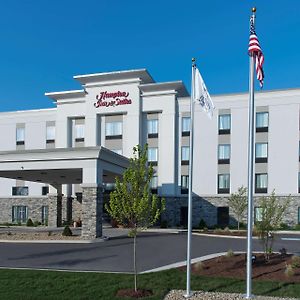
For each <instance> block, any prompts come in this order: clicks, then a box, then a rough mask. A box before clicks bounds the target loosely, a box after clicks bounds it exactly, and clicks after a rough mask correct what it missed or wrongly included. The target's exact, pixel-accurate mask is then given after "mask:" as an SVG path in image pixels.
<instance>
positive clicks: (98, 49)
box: [0, 0, 300, 111]
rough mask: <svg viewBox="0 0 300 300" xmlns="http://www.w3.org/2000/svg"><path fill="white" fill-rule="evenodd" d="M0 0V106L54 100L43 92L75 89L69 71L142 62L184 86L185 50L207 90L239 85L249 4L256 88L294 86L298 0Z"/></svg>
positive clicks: (242, 88) (244, 87)
mask: <svg viewBox="0 0 300 300" xmlns="http://www.w3.org/2000/svg"><path fill="white" fill-rule="evenodd" d="M0 6H1V18H0V36H1V37H2V39H1V40H2V42H1V46H0V90H1V93H0V111H15V110H23V109H39V108H48V107H54V104H53V103H52V101H51V100H50V99H48V98H47V97H46V96H44V93H45V92H56V91H65V90H72V89H80V88H81V86H80V85H79V83H78V82H77V81H75V80H74V79H73V76H74V75H81V74H90V73H100V72H109V71H119V70H129V69H140V68H146V69H147V70H148V71H149V72H150V74H151V75H152V77H153V78H154V80H155V81H157V82H165V81H174V80H182V81H183V82H184V83H185V85H186V87H187V88H188V90H190V84H191V83H190V82H191V59H192V57H195V58H196V60H197V66H198V67H199V69H200V72H201V73H202V76H203V78H204V80H205V83H206V86H207V88H208V90H209V92H210V94H211V95H214V94H226V93H237V92H247V91H248V77H249V76H248V73H249V57H248V55H247V48H248V40H249V17H250V14H251V8H252V7H253V6H256V7H257V18H256V32H257V35H258V38H259V40H260V44H261V47H262V49H263V53H264V56H265V64H264V71H265V85H264V90H272V89H285V88H300V76H299V72H300V57H299V53H300V1H299V0H285V1H280V0H272V1H270V0H257V1H253V0H227V1H224V0H210V1H203V0H186V1H179V0H178V1H177V0H172V1H171V0H165V1H162V0H151V1H143V0H139V1H137V0H127V1H124V0H85V1H82V0H10V1H2V2H1V3H0ZM256 89H257V90H259V84H258V82H256Z"/></svg>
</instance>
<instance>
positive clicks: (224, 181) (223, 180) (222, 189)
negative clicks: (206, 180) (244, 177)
mask: <svg viewBox="0 0 300 300" xmlns="http://www.w3.org/2000/svg"><path fill="white" fill-rule="evenodd" d="M229 191H230V175H229V174H219V175H218V194H229Z"/></svg>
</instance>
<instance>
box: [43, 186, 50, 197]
mask: <svg viewBox="0 0 300 300" xmlns="http://www.w3.org/2000/svg"><path fill="white" fill-rule="evenodd" d="M48 194H49V186H42V195H43V196H46V195H48Z"/></svg>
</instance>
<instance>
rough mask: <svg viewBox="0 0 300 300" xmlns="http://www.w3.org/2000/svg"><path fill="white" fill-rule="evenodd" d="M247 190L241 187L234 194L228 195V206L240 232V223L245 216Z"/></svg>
mask: <svg viewBox="0 0 300 300" xmlns="http://www.w3.org/2000/svg"><path fill="white" fill-rule="evenodd" d="M246 194H247V188H245V187H244V186H241V187H240V188H239V189H238V191H237V192H236V193H233V194H231V195H230V197H229V199H228V205H229V207H230V208H231V210H232V211H233V213H234V214H235V215H236V218H237V223H238V230H240V222H241V220H242V219H243V217H244V216H245V212H246V208H247V195H246Z"/></svg>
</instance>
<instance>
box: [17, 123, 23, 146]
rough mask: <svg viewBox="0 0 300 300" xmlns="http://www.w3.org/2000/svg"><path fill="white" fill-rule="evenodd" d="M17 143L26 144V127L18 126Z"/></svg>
mask: <svg viewBox="0 0 300 300" xmlns="http://www.w3.org/2000/svg"><path fill="white" fill-rule="evenodd" d="M16 144H17V145H24V144H25V127H19V128H18V127H17V129H16Z"/></svg>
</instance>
